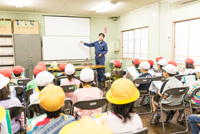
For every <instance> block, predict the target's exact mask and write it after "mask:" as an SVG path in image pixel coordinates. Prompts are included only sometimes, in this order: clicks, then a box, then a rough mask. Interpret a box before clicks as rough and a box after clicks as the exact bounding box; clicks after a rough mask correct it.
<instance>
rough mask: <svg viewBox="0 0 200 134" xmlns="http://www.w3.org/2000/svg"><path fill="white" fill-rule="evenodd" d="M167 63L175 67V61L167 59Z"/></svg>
mask: <svg viewBox="0 0 200 134" xmlns="http://www.w3.org/2000/svg"><path fill="white" fill-rule="evenodd" d="M168 64H171V65H174V66H176V67H177V63H176V62H175V61H169V62H168Z"/></svg>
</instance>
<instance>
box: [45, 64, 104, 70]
mask: <svg viewBox="0 0 200 134" xmlns="http://www.w3.org/2000/svg"><path fill="white" fill-rule="evenodd" d="M86 67H88V68H91V69H97V68H106V66H103V65H88V66H75V69H76V70H80V69H83V68H86ZM47 70H48V71H59V70H60V69H59V68H47Z"/></svg>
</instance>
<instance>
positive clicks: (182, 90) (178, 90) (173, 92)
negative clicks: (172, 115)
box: [150, 87, 189, 134]
mask: <svg viewBox="0 0 200 134" xmlns="http://www.w3.org/2000/svg"><path fill="white" fill-rule="evenodd" d="M188 89H189V87H178V88H170V89H168V90H166V91H165V92H164V93H163V94H168V96H170V95H174V96H182V104H180V105H175V106H170V105H166V104H162V103H161V101H162V99H163V96H164V95H163V96H162V97H161V98H160V100H159V102H158V103H157V102H154V104H155V105H157V107H156V110H155V112H154V113H153V115H152V117H151V120H150V124H153V123H152V120H153V118H154V115H155V113H157V111H158V108H160V110H161V119H162V126H163V133H164V134H165V124H164V117H163V111H170V110H174V111H175V110H183V111H184V114H185V117H186V110H185V109H186V105H185V101H184V95H185V94H186V93H187V91H188ZM185 121H186V123H185V124H186V130H185V131H180V132H176V133H186V132H187V131H188V123H187V120H185Z"/></svg>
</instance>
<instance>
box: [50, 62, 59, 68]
mask: <svg viewBox="0 0 200 134" xmlns="http://www.w3.org/2000/svg"><path fill="white" fill-rule="evenodd" d="M50 67H51V68H58V63H57V62H55V61H54V62H52V63H51V65H50Z"/></svg>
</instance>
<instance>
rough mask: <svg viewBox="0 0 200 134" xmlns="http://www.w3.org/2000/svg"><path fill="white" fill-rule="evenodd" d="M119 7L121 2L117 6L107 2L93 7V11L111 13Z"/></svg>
mask: <svg viewBox="0 0 200 134" xmlns="http://www.w3.org/2000/svg"><path fill="white" fill-rule="evenodd" d="M119 5H120V3H119V2H117V3H116V4H113V3H111V2H109V1H107V2H103V3H100V4H98V5H96V6H95V7H93V8H92V11H95V12H97V13H102V12H106V11H110V10H112V9H113V8H115V7H117V6H119Z"/></svg>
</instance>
